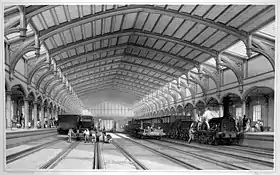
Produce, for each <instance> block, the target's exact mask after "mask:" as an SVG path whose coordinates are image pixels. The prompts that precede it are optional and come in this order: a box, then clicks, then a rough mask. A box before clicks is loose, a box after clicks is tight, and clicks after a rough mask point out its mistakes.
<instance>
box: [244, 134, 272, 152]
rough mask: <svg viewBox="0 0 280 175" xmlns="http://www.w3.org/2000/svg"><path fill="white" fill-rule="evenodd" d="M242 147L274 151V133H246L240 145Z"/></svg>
mask: <svg viewBox="0 0 280 175" xmlns="http://www.w3.org/2000/svg"><path fill="white" fill-rule="evenodd" d="M240 144H241V145H242V146H250V147H256V148H264V149H272V150H273V149H274V132H248V133H245V134H244V139H243V140H242V141H241V143H240Z"/></svg>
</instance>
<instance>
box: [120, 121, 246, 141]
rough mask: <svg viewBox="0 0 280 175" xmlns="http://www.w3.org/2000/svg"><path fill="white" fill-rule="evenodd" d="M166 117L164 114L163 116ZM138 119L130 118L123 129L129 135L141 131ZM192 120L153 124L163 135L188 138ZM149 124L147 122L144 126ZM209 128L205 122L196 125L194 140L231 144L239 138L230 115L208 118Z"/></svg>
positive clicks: (135, 134) (137, 133) (137, 134)
mask: <svg viewBox="0 0 280 175" xmlns="http://www.w3.org/2000/svg"><path fill="white" fill-rule="evenodd" d="M165 117H166V116H165ZM140 122H141V121H140V120H135V119H134V120H132V121H130V122H129V123H128V125H127V126H126V127H125V131H126V132H127V133H128V134H130V135H131V136H134V137H138V138H139V133H140V131H141V129H140ZM192 123H193V121H192V120H191V119H190V118H189V119H187V120H181V119H177V120H175V121H173V122H172V123H170V124H167V123H157V124H155V126H160V127H161V128H162V129H163V132H164V133H166V135H165V134H163V136H164V137H167V138H172V139H180V140H188V139H189V130H190V126H191V124H192ZM147 126H151V124H150V123H149V124H147V123H146V125H145V126H144V128H146V127H147ZM209 126H210V128H209V129H207V127H206V126H205V123H202V125H201V127H196V129H195V132H194V141H196V142H198V143H202V144H211V145H217V144H232V143H235V142H237V143H238V141H239V140H240V139H241V137H242V133H241V132H238V130H237V128H236V123H235V120H234V119H233V118H232V117H229V116H224V117H221V118H212V119H210V120H209Z"/></svg>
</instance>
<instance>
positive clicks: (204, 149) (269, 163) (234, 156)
mask: <svg viewBox="0 0 280 175" xmlns="http://www.w3.org/2000/svg"><path fill="white" fill-rule="evenodd" d="M161 142H167V143H173V144H174V143H176V144H179V145H183V146H185V147H189V148H195V149H199V150H201V151H207V152H211V153H215V154H219V155H224V156H228V157H232V158H236V159H239V160H245V161H249V162H253V163H256V164H259V165H265V166H268V167H272V168H273V167H274V163H273V162H270V161H266V160H260V159H256V158H252V157H246V156H242V155H236V154H233V153H228V152H227V153H226V152H222V151H220V150H217V149H216V150H214V149H213V148H207V147H204V146H201V145H199V146H198V145H190V144H184V143H180V142H172V141H168V140H161Z"/></svg>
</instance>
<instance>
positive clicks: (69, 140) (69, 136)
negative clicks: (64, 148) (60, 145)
mask: <svg viewBox="0 0 280 175" xmlns="http://www.w3.org/2000/svg"><path fill="white" fill-rule="evenodd" d="M72 134H75V133H74V131H73V129H72V128H71V129H69V131H68V141H67V142H72Z"/></svg>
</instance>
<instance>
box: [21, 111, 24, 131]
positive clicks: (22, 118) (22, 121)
mask: <svg viewBox="0 0 280 175" xmlns="http://www.w3.org/2000/svg"><path fill="white" fill-rule="evenodd" d="M20 124H21V128H24V116H23V113H21V114H20Z"/></svg>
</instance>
